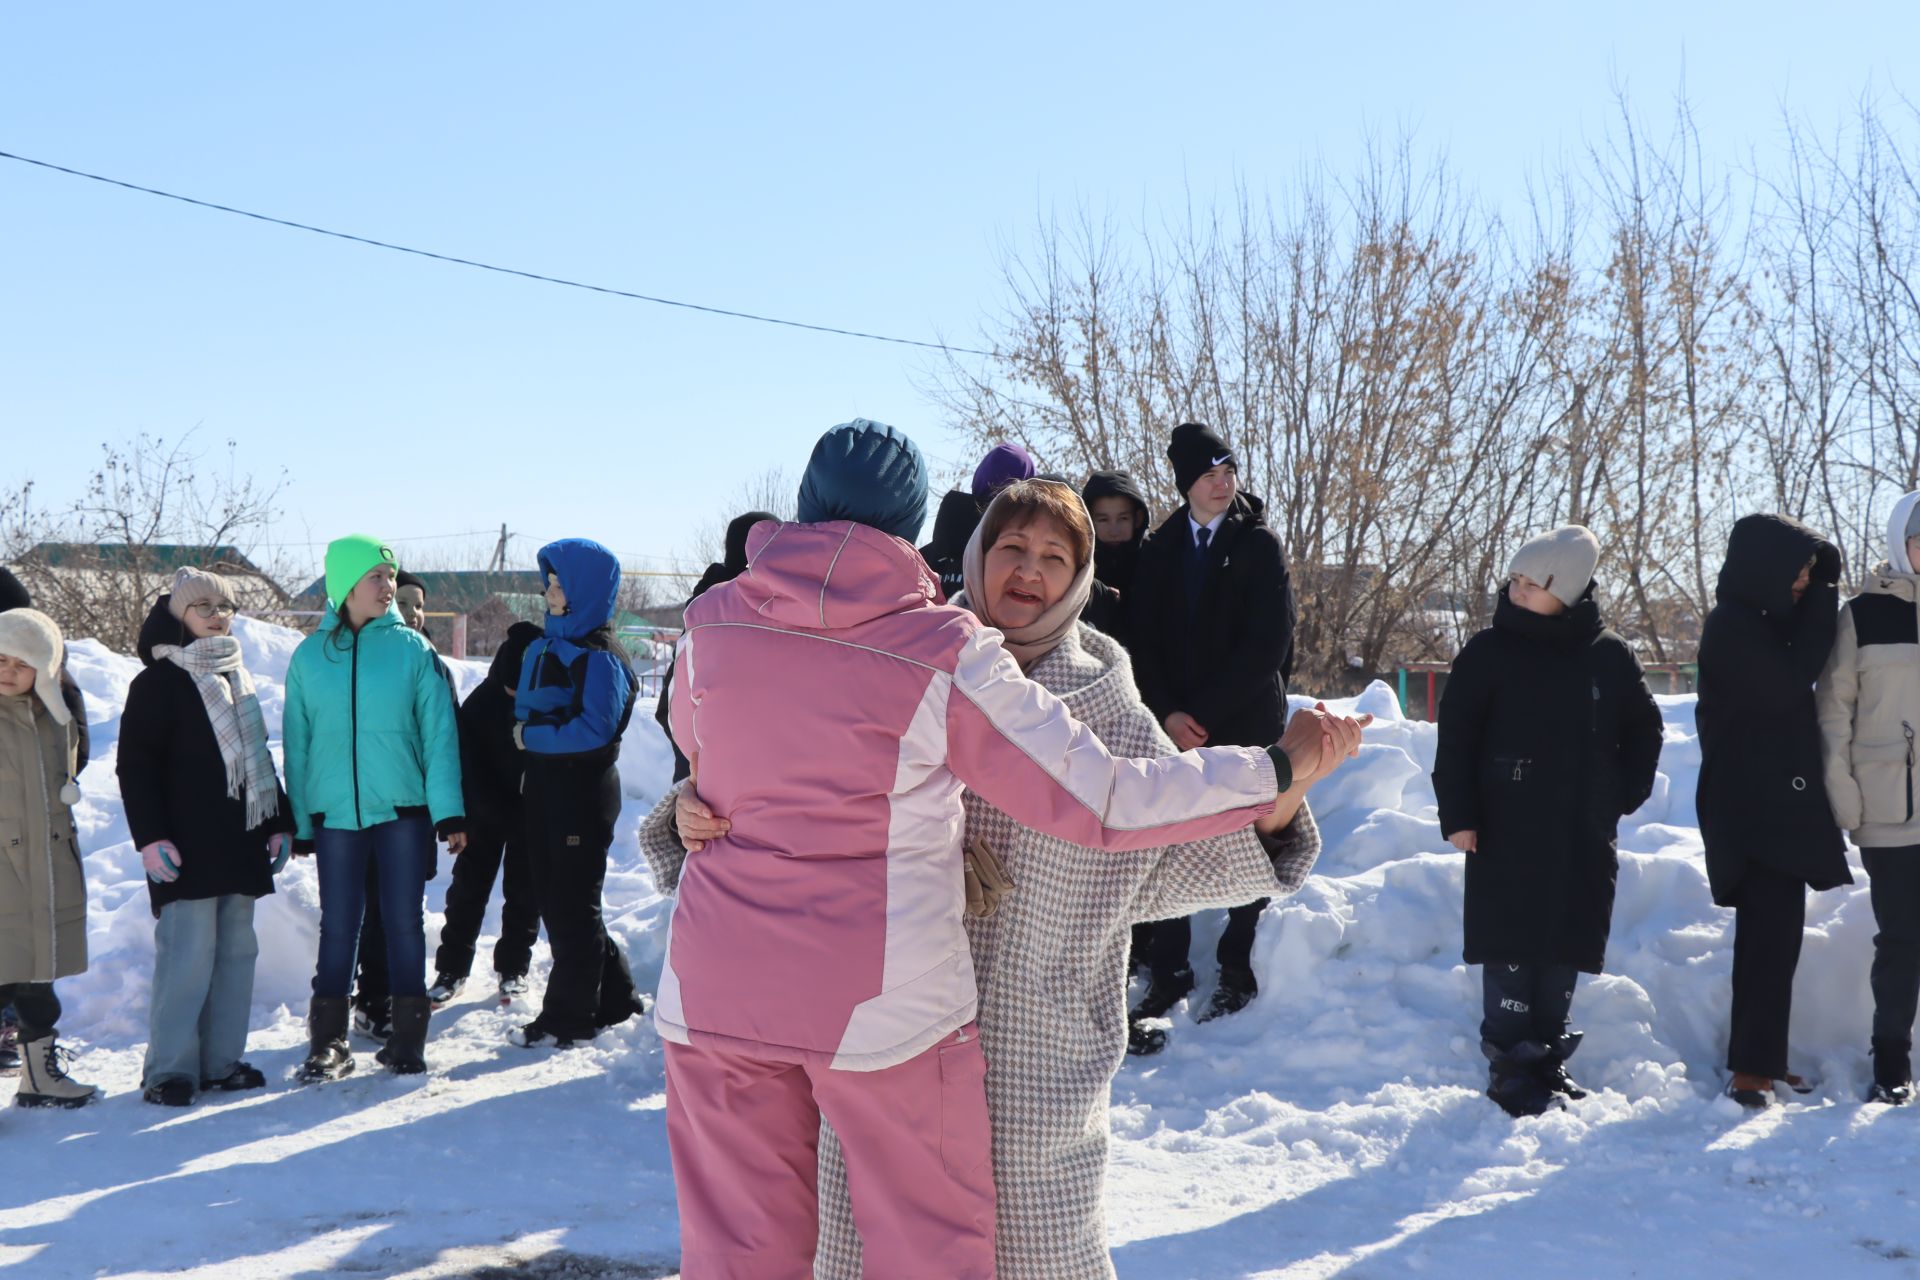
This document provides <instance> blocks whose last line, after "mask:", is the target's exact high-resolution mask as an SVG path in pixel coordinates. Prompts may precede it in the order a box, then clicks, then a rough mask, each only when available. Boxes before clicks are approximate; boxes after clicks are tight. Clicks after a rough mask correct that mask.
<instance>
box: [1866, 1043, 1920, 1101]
mask: <svg viewBox="0 0 1920 1280" xmlns="http://www.w3.org/2000/svg"><path fill="white" fill-rule="evenodd" d="M1867 1100H1868V1101H1869V1102H1884V1103H1886V1104H1887V1105H1888V1106H1890V1107H1904V1106H1906V1105H1907V1104H1908V1103H1909V1102H1912V1101H1913V1045H1912V1044H1911V1043H1910V1042H1909V1041H1906V1040H1880V1039H1875V1040H1874V1042H1873V1092H1872V1093H1870V1094H1868V1095H1867Z"/></svg>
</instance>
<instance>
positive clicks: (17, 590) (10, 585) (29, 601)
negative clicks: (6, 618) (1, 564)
mask: <svg viewBox="0 0 1920 1280" xmlns="http://www.w3.org/2000/svg"><path fill="white" fill-rule="evenodd" d="M31 608H33V596H32V595H30V594H29V593H28V591H27V589H26V587H24V586H22V585H21V583H20V579H18V578H16V577H14V576H13V572H12V570H9V569H0V613H6V612H8V611H9V610H12V609H31Z"/></svg>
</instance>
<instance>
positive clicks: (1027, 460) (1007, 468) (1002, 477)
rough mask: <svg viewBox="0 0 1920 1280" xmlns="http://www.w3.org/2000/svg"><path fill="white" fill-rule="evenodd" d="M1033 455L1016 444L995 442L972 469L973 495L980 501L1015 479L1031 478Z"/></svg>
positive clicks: (991, 495)
mask: <svg viewBox="0 0 1920 1280" xmlns="http://www.w3.org/2000/svg"><path fill="white" fill-rule="evenodd" d="M1033 472H1034V465H1033V455H1032V454H1030V453H1028V452H1027V451H1026V450H1025V449H1022V448H1021V447H1020V446H1019V445H1017V444H997V445H995V446H993V449H992V451H991V452H989V453H988V454H987V456H986V457H984V458H982V459H981V460H980V465H979V466H978V467H975V468H974V471H973V496H974V497H975V498H977V499H979V500H980V501H981V502H985V501H986V500H987V499H989V498H991V497H993V495H994V494H996V493H998V492H1000V491H1001V490H1002V489H1004V488H1006V487H1007V486H1008V485H1010V484H1012V483H1013V482H1014V481H1015V480H1031V479H1032V478H1033Z"/></svg>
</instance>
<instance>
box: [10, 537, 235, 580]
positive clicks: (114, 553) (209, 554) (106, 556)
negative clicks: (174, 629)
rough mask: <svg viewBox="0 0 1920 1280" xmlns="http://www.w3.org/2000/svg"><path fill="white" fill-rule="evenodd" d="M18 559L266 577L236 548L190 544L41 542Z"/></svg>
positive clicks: (51, 564) (48, 563)
mask: <svg viewBox="0 0 1920 1280" xmlns="http://www.w3.org/2000/svg"><path fill="white" fill-rule="evenodd" d="M21 558H22V559H32V560H38V561H39V562H40V563H42V564H44V565H46V566H47V567H48V568H49V569H109V570H112V569H134V568H139V569H144V570H146V571H148V572H152V573H172V572H173V571H174V570H176V569H181V568H186V567H188V566H192V567H195V568H201V569H217V570H219V571H220V572H222V573H234V572H238V573H253V574H260V576H262V577H264V576H266V575H265V574H263V573H261V570H260V567H259V566H258V565H256V564H254V563H253V561H251V560H249V559H247V557H246V556H245V555H244V554H242V553H241V551H240V549H239V548H238V547H230V546H206V545H194V544H190V543H174V542H150V543H147V544H145V545H138V544H135V543H128V542H42V543H38V544H36V545H35V546H34V548H33V550H31V551H29V552H27V554H26V555H25V556H23V557H21Z"/></svg>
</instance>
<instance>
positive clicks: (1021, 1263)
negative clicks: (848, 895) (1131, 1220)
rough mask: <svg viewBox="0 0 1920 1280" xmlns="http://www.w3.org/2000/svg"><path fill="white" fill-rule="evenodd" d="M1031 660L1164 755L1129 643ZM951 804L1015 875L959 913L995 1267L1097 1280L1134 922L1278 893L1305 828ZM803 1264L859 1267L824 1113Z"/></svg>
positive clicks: (1121, 743)
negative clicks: (982, 1093)
mask: <svg viewBox="0 0 1920 1280" xmlns="http://www.w3.org/2000/svg"><path fill="white" fill-rule="evenodd" d="M1028 675H1029V676H1031V677H1032V679H1033V680H1034V681H1035V682H1037V683H1038V684H1040V685H1042V686H1043V687H1045V688H1046V689H1047V690H1048V691H1049V692H1051V693H1053V694H1054V695H1055V696H1056V697H1058V698H1060V699H1061V700H1062V701H1064V702H1065V703H1066V704H1067V707H1068V709H1069V710H1071V711H1072V712H1073V714H1074V716H1075V717H1076V718H1077V719H1079V720H1080V721H1081V722H1082V723H1084V724H1085V725H1087V727H1088V728H1090V729H1092V730H1093V731H1094V732H1095V733H1096V734H1098V735H1099V737H1100V740H1101V741H1102V742H1103V743H1105V744H1106V747H1107V749H1108V750H1109V751H1111V752H1113V753H1114V754H1115V755H1117V756H1132V757H1157V756H1166V755H1172V754H1174V747H1173V744H1172V742H1170V741H1168V739H1167V737H1166V735H1165V734H1164V733H1163V732H1162V731H1161V728H1160V725H1159V723H1158V722H1157V721H1156V720H1155V719H1154V716H1153V713H1152V712H1151V711H1149V710H1148V709H1147V707H1146V705H1145V704H1144V703H1143V702H1141V700H1140V694H1139V691H1138V690H1137V689H1136V688H1135V686H1134V682H1133V670H1132V666H1131V664H1130V663H1129V662H1128V660H1127V655H1126V651H1125V650H1123V649H1122V648H1121V647H1120V646H1119V645H1118V644H1116V643H1115V642H1114V641H1113V640H1111V639H1109V638H1108V637H1107V636H1105V635H1103V634H1102V633H1100V632H1099V631H1096V630H1094V629H1093V628H1091V627H1088V626H1086V625H1085V624H1082V625H1081V626H1080V627H1078V628H1077V629H1076V630H1075V631H1074V632H1072V633H1071V634H1069V635H1068V637H1067V638H1066V639H1065V640H1064V641H1062V642H1061V644H1060V645H1059V647H1057V648H1056V649H1054V651H1053V652H1052V653H1050V654H1048V655H1047V656H1046V657H1044V658H1042V659H1041V660H1040V661H1039V662H1038V663H1036V664H1035V665H1034V667H1033V669H1032V670H1031V671H1030V672H1028ZM965 803H966V812H967V830H966V839H967V840H968V841H969V842H971V841H972V840H974V839H975V838H976V837H977V838H981V839H984V840H985V841H986V842H987V843H988V844H989V845H991V846H992V847H993V850H994V852H995V853H996V854H998V855H999V858H1000V862H1001V864H1002V866H1003V867H1004V869H1005V870H1006V872H1007V876H1008V878H1009V879H1011V880H1012V881H1013V886H1014V888H1013V892H1012V893H1011V895H1010V896H1009V897H1008V898H1007V899H1006V900H1005V901H1004V902H1003V903H1002V904H1001V906H1000V909H999V911H998V912H996V913H995V914H994V915H993V916H991V917H989V918H986V919H971V918H970V919H969V920H968V921H967V931H968V934H969V937H970V941H971V942H972V947H973V966H974V975H975V978H976V980H977V981H978V983H979V987H980V1014H979V1026H980V1041H981V1045H982V1047H983V1048H984V1049H985V1051H986V1055H987V1061H988V1063H989V1069H988V1072H987V1103H988V1109H989V1111H990V1113H991V1115H992V1119H993V1173H994V1182H995V1185H996V1188H997V1190H998V1196H999V1211H998V1236H999V1239H998V1271H999V1275H1000V1277H1001V1280H1081V1278H1083V1277H1084V1278H1085V1280H1107V1278H1108V1277H1111V1276H1112V1275H1113V1274H1114V1271H1113V1266H1112V1263H1111V1262H1110V1261H1109V1260H1108V1257H1107V1230H1106V1215H1105V1211H1104V1207H1103V1202H1102V1197H1103V1187H1104V1183H1105V1179H1106V1165H1107V1108H1108V1099H1109V1092H1110V1085H1111V1082H1112V1079H1113V1075H1114V1073H1115V1072H1116V1071H1118V1070H1119V1068H1120V1064H1121V1062H1122V1061H1123V1060H1124V1058H1125V1056H1126V1047H1127V1007H1126V984H1127V951H1128V945H1129V942H1130V940H1131V930H1132V926H1133V925H1134V923H1135V922H1137V921H1142V920H1165V919H1169V918H1172V917H1175V916H1183V915H1189V914H1191V913H1193V912H1195V911H1201V910H1205V909H1207V908H1210V907H1229V906H1238V905H1239V904H1241V903H1245V902H1251V901H1252V900H1254V899H1255V898H1261V897H1278V896H1283V895H1285V894H1289V893H1292V892H1293V891H1294V890H1296V889H1298V888H1299V887H1300V886H1301V884H1303V883H1304V882H1305V881H1306V878H1307V875H1308V873H1309V872H1310V871H1311V870H1312V868H1313V864H1314V861H1315V859H1316V858H1318V857H1319V853H1320V834H1319V830H1318V828H1317V827H1316V826H1315V825H1314V821H1313V815H1312V814H1311V813H1310V812H1309V811H1308V810H1307V808H1306V806H1304V805H1302V806H1301V809H1300V813H1299V816H1298V817H1296V818H1295V819H1294V821H1293V823H1292V825H1291V826H1289V827H1288V828H1287V829H1286V830H1285V831H1284V832H1282V833H1281V835H1280V836H1279V838H1278V839H1276V840H1274V841H1271V842H1264V843H1263V842H1262V841H1261V840H1260V839H1259V837H1257V836H1256V835H1255V834H1254V833H1253V832H1252V831H1250V830H1249V831H1244V832H1240V833H1238V834H1236V835H1231V836H1221V837H1218V838H1215V839H1212V840H1203V841H1198V842H1195V843H1193V844H1187V845H1175V846H1171V847H1167V848H1160V849H1148V850H1143V851H1140V852H1136V853H1124V854H1109V853H1102V852H1100V851H1098V850H1093V849H1086V848H1082V847H1080V846H1077V845H1071V844H1068V843H1066V842H1065V841H1061V840H1055V839H1053V838H1052V837H1050V836H1044V835H1041V834H1039V833H1037V832H1034V831H1031V830H1028V829H1026V828H1023V827H1020V826H1018V825H1016V824H1015V823H1014V821H1013V820H1012V819H1011V818H1009V817H1007V816H1006V815H1005V814H1003V813H1001V812H1000V811H999V810H997V809H995V808H993V807H991V806H990V805H988V804H986V803H984V802H983V801H981V800H979V799H978V798H977V797H975V796H974V795H973V793H972V792H968V793H967V794H966V801H965ZM672 813H673V797H672V796H669V797H668V798H667V799H666V800H663V801H662V802H661V804H660V807H659V808H657V809H656V810H655V811H654V813H653V814H652V815H651V816H650V817H649V818H648V819H647V822H646V823H645V825H644V826H643V827H642V838H641V847H642V850H643V851H644V853H645V854H646V857H647V860H648V862H649V863H650V864H651V865H652V867H653V871H654V878H655V880H656V882H657V883H658V884H659V885H660V888H661V890H662V892H669V891H671V890H672V888H673V887H674V885H676V884H677V883H678V882H679V873H680V864H681V861H682V860H683V857H684V854H683V851H682V849H681V847H680V843H679V840H678V838H677V837H676V836H675V835H674V833H673V828H672V825H671V818H672ZM814 1275H815V1277H816V1280H859V1277H860V1240H859V1235H858V1233H857V1232H856V1230H855V1227H854V1222H853V1216H852V1213H851V1208H850V1205H849V1202H848V1198H847V1189H846V1170H845V1167H844V1165H843V1164H842V1163H841V1159H840V1148H839V1144H838V1143H837V1142H836V1141H835V1139H834V1137H833V1132H832V1130H831V1129H830V1128H828V1127H826V1126H824V1125H823V1126H822V1129H821V1144H820V1247H819V1254H818V1257H817V1260H816V1262H815V1266H814Z"/></svg>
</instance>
